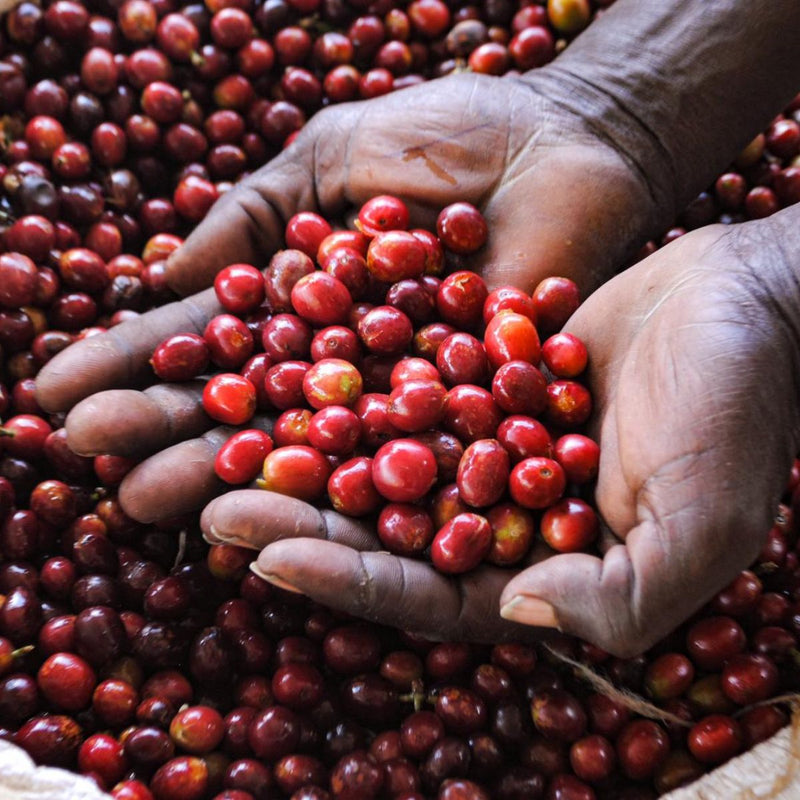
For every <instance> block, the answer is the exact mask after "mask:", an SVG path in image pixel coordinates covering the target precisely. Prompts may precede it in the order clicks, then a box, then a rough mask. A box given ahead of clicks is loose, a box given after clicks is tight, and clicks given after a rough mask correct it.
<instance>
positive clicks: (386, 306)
mask: <svg viewBox="0 0 800 800" xmlns="http://www.w3.org/2000/svg"><path fill="white" fill-rule="evenodd" d="M408 220H409V212H408V209H407V208H406V206H405V204H404V203H403V201H402V200H400V199H399V198H397V197H391V196H387V195H382V196H378V197H375V198H373V199H371V200H369V201H367V202H366V203H365V204H364V205H363V206H362V208H361V210H360V212H359V214H358V220H357V223H356V225H357V227H358V230H357V231H333V230H332V229H331V227H330V225H329V224H328V223H327V222H326V221H325V220H324V219H323V218H322V217H320V216H319V215H317V214H314V213H311V212H303V213H300V214H297V215H295V216H294V217H292V219H290V220H289V222H288V224H287V228H286V239H287V242H291V243H292V244H294V245H295V247H294V248H290V249H286V250H281V251H279V252H278V253H276V254H275V256H274V257H273V258H272V260H271V262H270V265H269V266H268V268H267V269H266V271H265V272H264V274H263V275H262V274H261V273H260V272H259V271H258V270H257V269H256V268H255V267H254V266H251V265H247V264H232V265H230V266H228V267H226V268H225V269H223V270H222V271H221V272H220V273H219V274H218V276H217V278H216V281H215V289H216V294H217V298H218V300H219V302H220V304H221V306H222V308H223V310H224V312H225V313H223V314H219V315H217V316H215V317H214V318H213V319H211V321H210V322H209V323H208V325H207V326H206V329H205V331H204V333H203V336H198V335H195V334H191V333H179V334H176V335H174V336H171V337H169V338H168V339H167V340H166V341H164V342H162V343H161V344H160V345H158V347H156V349H155V351H154V353H153V358H152V364H153V368H154V370H155V372H156V374H157V375H158V376H159V377H160V378H162V379H164V380H188V379H194V378H197V377H198V376H200V375H201V374H204V373H206V372H207V370H209V369H210V368H211V367H215V368H216V369H219V370H224V371H223V372H217V373H216V374H213V375H212V376H211V377H209V378H208V380H207V382H206V384H205V388H204V390H203V401H202V402H203V408H204V409H205V411H206V413H207V414H208V415H209V416H210V417H211V418H212V419H214V420H216V421H218V422H222V423H224V424H228V425H239V426H241V425H245V424H247V423H248V422H250V420H251V419H252V418H253V417H254V415H255V414H256V411H261V412H265V413H271V414H272V415H273V416H274V415H277V417H276V418H275V419H274V423H273V426H272V435H271V436H270V435H269V434H267V433H266V432H264V431H262V430H258V429H254V428H249V429H245V430H242V431H239V432H238V433H236V434H235V435H234V436H232V437H231V438H230V439H229V440H228V441H227V442H226V443H225V445H223V447H222V448H221V450H220V451H219V453H218V455H217V459H216V472H217V474H218V476H219V477H220V478H222V479H223V480H225V481H227V482H229V483H233V484H241V483H247V482H250V481H252V480H254V479H255V478H256V477H257V476H259V475H261V479H260V480H259V485H261V486H262V487H263V488H265V489H269V490H271V491H276V492H279V493H282V494H287V495H291V496H293V497H297V498H299V499H302V500H306V501H308V502H313V503H320V502H323V501H324V502H327V503H328V504H329V505H330V506H332V507H333V508H334V509H336V510H337V511H339V512H341V513H344V514H348V515H351V516H355V517H365V516H371V517H372V518H373V520H374V521H375V523H376V525H377V533H378V536H379V538H380V539H381V541H382V543H383V544H384V546H385V547H386V548H387V549H388V550H389V551H391V552H393V553H397V554H399V555H405V556H419V555H422V554H423V553H426V554H427V555H428V556H429V558H430V560H431V561H432V563H433V564H434V566H435V567H436V568H437V569H439V570H440V571H442V572H446V573H460V572H466V571H468V570H470V569H473V568H474V567H476V566H477V565H478V564H479V563H481V562H482V561H483V560H486V561H488V562H490V563H492V564H496V565H500V566H508V565H512V564H516V563H518V562H519V561H521V560H522V559H523V558H524V557H525V555H526V554H527V552H528V550H529V548H530V545H531V543H532V541H533V539H534V534H535V531H536V530H537V529H538V530H540V531H541V535H542V537H543V538H544V540H545V542H547V544H548V545H550V547H551V548H553V550H555V551H559V552H573V551H576V550H580V549H582V548H585V547H587V546H588V545H590V544H591V543H592V542H593V540H594V538H595V536H596V534H597V529H598V522H597V517H596V515H595V512H594V511H593V509H592V507H591V506H590V505H589V504H588V503H587V502H586V501H585V499H582V498H581V497H579V496H577V495H576V493H575V492H574V491H573V492H572V494H569V493H568V494H566V495H565V492H566V490H567V487H568V486H572V487H574V488H575V489H577V488H578V487H580V486H582V485H585V484H587V483H589V482H591V481H592V480H593V479H594V477H595V476H596V475H597V468H598V459H599V448H598V446H597V444H596V443H595V442H594V441H592V440H591V439H589V438H588V437H586V436H585V435H583V434H581V433H578V432H577V430H576V429H578V428H579V427H580V426H581V425H582V424H583V423H584V422H585V421H586V420H587V418H588V417H589V414H590V411H591V396H590V394H589V392H588V390H587V389H586V388H585V387H584V386H583V385H582V384H581V383H579V382H578V381H576V380H575V378H576V377H578V376H579V375H580V374H581V373H582V372H583V371H584V369H585V368H586V364H587V357H588V356H587V351H586V347H585V346H584V344H583V343H582V342H581V341H580V340H579V339H578V338H577V337H575V336H573V335H571V334H569V333H552V335H551V336H549V337H548V338H547V339H546V340H545V341H544V343H543V344H542V343H540V337H539V333H538V330H537V325H538V329H540V330H542V331H545V332H552V331H556V330H558V329H559V328H560V327H561V326H562V325H563V324H564V322H566V320H567V318H568V317H569V316H570V315H571V314H572V313H573V312H574V311H575V309H576V308H577V306H578V302H579V299H578V290H577V287H576V286H575V284H574V283H573V282H572V281H570V280H568V279H566V278H548V279H546V280H544V281H542V282H541V283H540V284H539V286H538V287H537V288H536V290H535V291H534V292H533V295H532V296H531V295H528V294H526V293H525V292H523V291H522V290H521V289H517V288H515V287H513V286H502V287H500V288H497V289H495V290H493V291H491V292H490V291H489V290H488V289H487V287H486V284H485V283H484V281H483V279H482V278H481V277H480V276H479V275H478V274H476V273H475V272H471V271H469V270H466V269H457V270H455V271H452V272H450V273H449V274H446V275H445V274H443V272H444V269H445V262H446V260H447V258H448V257H450V256H451V255H453V254H456V255H458V256H465V255H469V254H472V253H474V252H476V251H477V250H479V249H480V248H481V247H482V246H483V245H484V243H485V241H486V238H487V233H488V231H487V225H486V222H485V220H484V219H483V217H482V215H481V213H480V212H479V211H478V209H476V208H475V207H474V206H472V205H470V204H469V203H454V204H452V205H450V206H448V207H447V208H445V209H443V210H442V212H441V213H440V214H439V218H438V221H437V226H436V228H437V233H438V236H437V235H434V234H432V233H430V232H428V231H424V230H411V231H409V230H407V228H408ZM265 301H266V305H265ZM237 315H238V316H237ZM540 366H541V367H542V369H543V370H545V371H546V372H547V374H548V375H549V376H550V378H551V380H550V382H549V383H548V380H547V378H546V377H545V374H544V373H543V372H542V370H540V369H539V367H540ZM232 370H238V372H233V371H232ZM539 417H541V418H542V419H539ZM542 420H545V421H546V423H547V427H546V426H545V424H544V423H543V421H542ZM556 431H557V432H558V433H556ZM573 495H575V496H573ZM540 511H541V512H543V513H542V515H541V520H537V519H536V518H535V517H534V512H540Z"/></svg>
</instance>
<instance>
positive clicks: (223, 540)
mask: <svg viewBox="0 0 800 800" xmlns="http://www.w3.org/2000/svg"><path fill="white" fill-rule="evenodd" d="M203 539H205V540H206V541H207V542H208V543H209V544H212V545H216V544H232V545H236V547H252V545H251V544H250V542H248V541H247V540H246V539H242V538H240V537H238V536H228V535H227V534H224V533H220V532H219V531H218V530H217V529H216V528H215V527H214V526H213V525H210V526H209V529H208V533H204V534H203Z"/></svg>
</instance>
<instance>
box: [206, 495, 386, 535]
mask: <svg viewBox="0 0 800 800" xmlns="http://www.w3.org/2000/svg"><path fill="white" fill-rule="evenodd" d="M200 527H201V528H202V529H203V533H204V534H205V536H206V539H207V540H208V541H211V542H212V543H214V542H219V543H223V542H225V543H228V544H238V545H240V546H242V547H252V548H255V549H258V550H261V549H262V548H263V547H266V546H267V545H268V544H270V543H271V542H275V541H278V540H280V539H290V538H308V539H327V540H329V541H333V542H337V543H339V544H343V545H346V546H348V547H353V548H355V549H357V550H374V549H377V548H378V540H377V539H376V538H375V535H374V534H373V533H371V532H370V530H369V528H368V526H366V525H365V524H364V523H362V522H359V521H358V520H356V519H353V518H352V517H345V516H343V515H341V514H336V513H335V512H333V511H328V510H320V509H317V508H314V506H312V505H309V504H308V503H304V502H303V501H302V500H297V499H295V498H294V497H287V496H285V495H281V494H276V493H275V492H268V491H265V490H263V489H243V490H241V491H238V492H228V493H227V494H224V495H222V496H220V497H217V498H216V499H215V500H212V501H211V502H210V503H209V504H208V505H207V506H206V507H205V509H203V514H202V516H201V518H200Z"/></svg>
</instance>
